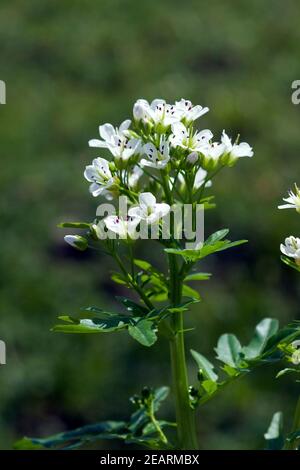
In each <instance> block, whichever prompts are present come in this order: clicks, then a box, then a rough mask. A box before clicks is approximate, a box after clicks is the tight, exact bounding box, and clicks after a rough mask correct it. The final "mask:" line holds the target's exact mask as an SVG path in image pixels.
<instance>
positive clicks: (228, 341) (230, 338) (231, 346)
mask: <svg viewBox="0 0 300 470" xmlns="http://www.w3.org/2000/svg"><path fill="white" fill-rule="evenodd" d="M241 352H242V347H241V344H240V342H239V340H238V339H237V337H236V336H234V335H232V334H225V335H222V336H221V337H220V338H219V341H218V344H217V347H216V353H217V354H218V356H217V359H219V360H220V361H222V362H224V363H225V364H228V365H229V366H232V367H239V363H240V354H241Z"/></svg>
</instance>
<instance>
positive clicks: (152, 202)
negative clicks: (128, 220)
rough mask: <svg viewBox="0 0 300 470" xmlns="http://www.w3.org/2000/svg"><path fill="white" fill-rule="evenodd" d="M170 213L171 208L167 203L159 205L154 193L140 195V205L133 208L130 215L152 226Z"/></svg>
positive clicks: (129, 212)
mask: <svg viewBox="0 0 300 470" xmlns="http://www.w3.org/2000/svg"><path fill="white" fill-rule="evenodd" d="M169 212H170V206H169V204H166V203H157V202H156V198H155V196H154V195H153V194H152V193H141V194H140V195H139V205H138V206H137V207H131V208H130V209H129V211H128V215H129V216H131V217H137V218H139V219H141V220H145V221H146V223H147V224H149V225H151V224H154V223H157V222H159V221H160V219H161V218H162V217H164V216H165V215H167V214H168V213H169Z"/></svg>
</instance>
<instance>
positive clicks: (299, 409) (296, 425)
mask: <svg viewBox="0 0 300 470" xmlns="http://www.w3.org/2000/svg"><path fill="white" fill-rule="evenodd" d="M298 429H300V396H299V398H298V401H297V405H296V409H295V414H294V421H293V427H292V430H291V432H292V433H293V432H295V431H298ZM298 444H299V440H298V439H296V440H295V441H294V442H291V443H288V445H287V446H286V447H287V449H288V450H294V449H297V446H298Z"/></svg>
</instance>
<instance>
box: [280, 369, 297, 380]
mask: <svg viewBox="0 0 300 470" xmlns="http://www.w3.org/2000/svg"><path fill="white" fill-rule="evenodd" d="M291 373H298V374H299V373H300V371H299V370H297V369H293V368H292V367H286V368H285V369H282V370H281V371H279V372H278V374H277V375H276V379H279V378H280V377H283V376H284V375H286V374H291Z"/></svg>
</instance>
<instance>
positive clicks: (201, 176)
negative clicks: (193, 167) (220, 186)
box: [178, 168, 212, 189]
mask: <svg viewBox="0 0 300 470" xmlns="http://www.w3.org/2000/svg"><path fill="white" fill-rule="evenodd" d="M206 177H207V171H205V170H203V168H199V170H197V172H196V174H195V179H194V189H199V188H200V187H201V186H202V185H203V184H204V183H205V187H206V188H208V187H210V186H211V185H212V182H211V181H206V182H205V179H206ZM178 180H179V182H180V183H181V184H182V185H185V179H184V176H183V175H182V174H181V173H179V175H178Z"/></svg>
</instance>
